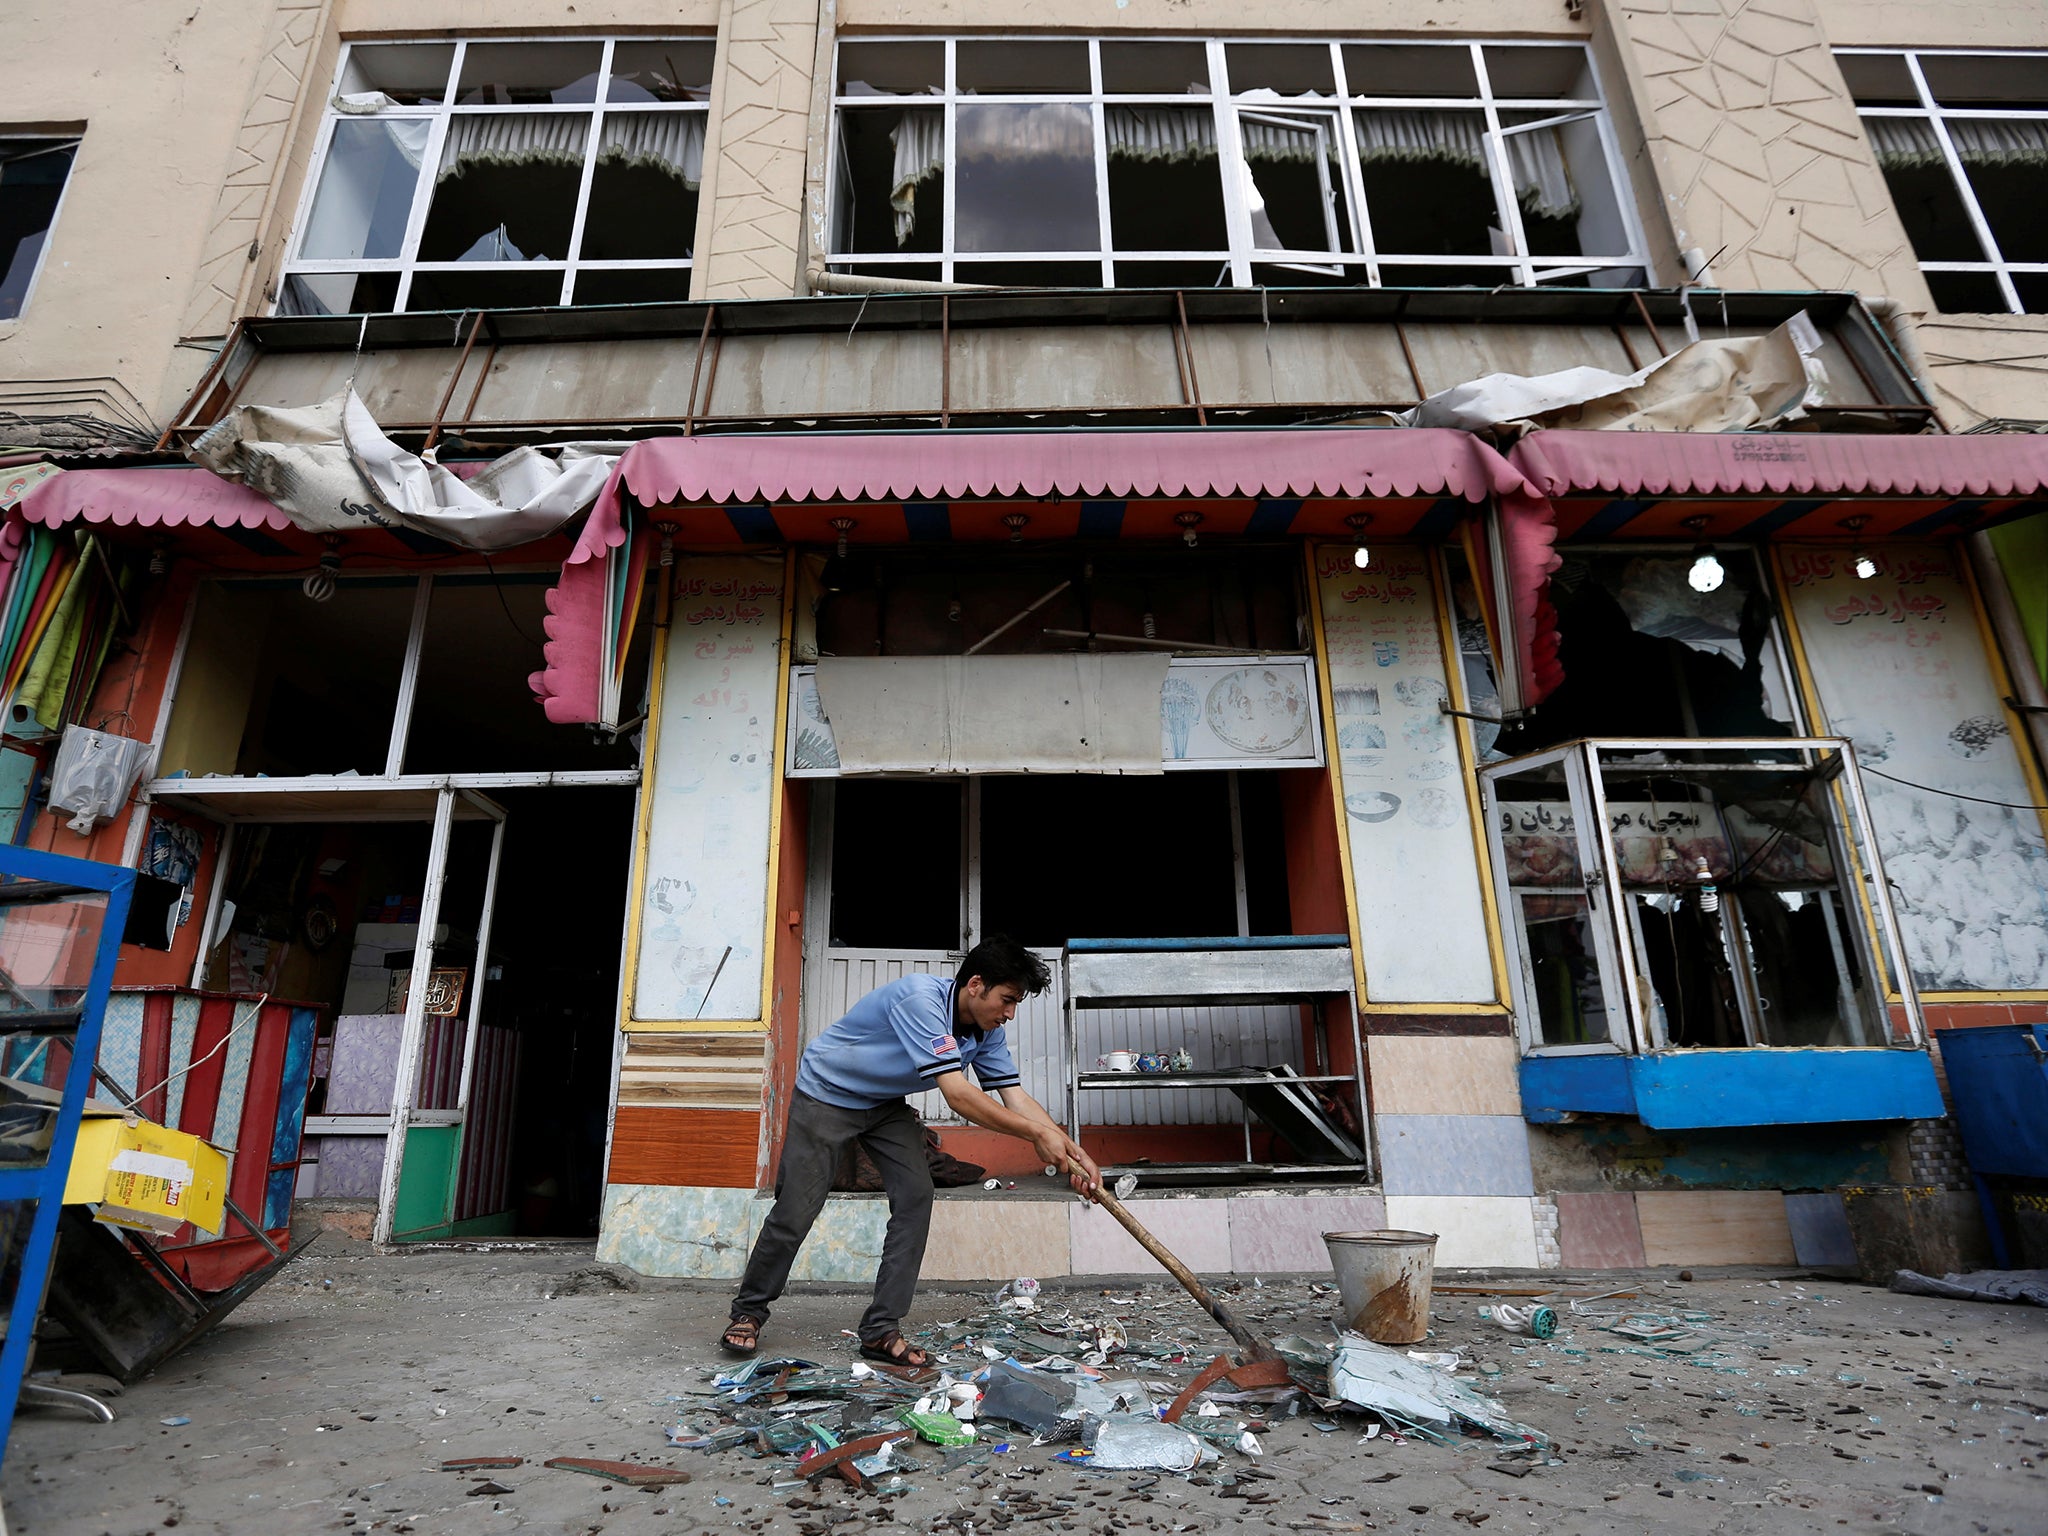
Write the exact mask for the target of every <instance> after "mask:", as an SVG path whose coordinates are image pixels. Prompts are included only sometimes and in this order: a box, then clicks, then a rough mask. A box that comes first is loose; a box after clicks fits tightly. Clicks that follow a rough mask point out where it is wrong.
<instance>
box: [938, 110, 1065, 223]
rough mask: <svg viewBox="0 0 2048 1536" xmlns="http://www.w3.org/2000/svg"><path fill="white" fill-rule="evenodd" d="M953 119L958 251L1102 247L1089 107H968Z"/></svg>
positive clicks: (956, 113)
mask: <svg viewBox="0 0 2048 1536" xmlns="http://www.w3.org/2000/svg"><path fill="white" fill-rule="evenodd" d="M954 120H955V123H956V125H957V131H958V134H959V139H958V142H957V144H956V145H955V147H954V163H955V166H956V168H957V174H958V177H959V189H958V192H957V194H956V195H957V197H958V205H957V208H956V210H955V213H954V244H955V247H956V248H957V249H959V250H962V251H1092V250H1095V249H1097V248H1098V245H1099V242H1100V239H1101V234H1100V226H1099V225H1098V223H1097V219H1096V203H1095V126H1094V123H1093V121H1092V120H1091V118H1090V115H1089V111H1088V109H1087V108H1086V107H1084V106H1081V105H1079V104H1077V103H1073V102H1045V103H1041V104H1033V105H1016V106H980V105H969V104H966V103H962V104H961V105H960V106H959V107H958V108H957V109H956V110H955V115H954Z"/></svg>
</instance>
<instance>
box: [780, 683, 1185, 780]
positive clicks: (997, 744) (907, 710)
mask: <svg viewBox="0 0 2048 1536" xmlns="http://www.w3.org/2000/svg"><path fill="white" fill-rule="evenodd" d="M1167 661H1168V657H1167V656H1166V655H1165V654H1164V653H1160V654H1152V655H1142V656H827V657H825V658H823V659H822V660H820V661H819V663H818V677H817V683H818V702H819V705H820V706H821V707H822V708H823V709H824V712H825V717H826V718H827V719H828V720H830V721H831V722H832V736H833V739H834V741H835V742H837V744H838V748H839V764H840V770H841V772H843V773H849V774H852V773H1159V772H1161V768H1160V745H1159V690H1160V688H1161V686H1162V685H1163V684H1164V683H1165V682H1166V666H1167Z"/></svg>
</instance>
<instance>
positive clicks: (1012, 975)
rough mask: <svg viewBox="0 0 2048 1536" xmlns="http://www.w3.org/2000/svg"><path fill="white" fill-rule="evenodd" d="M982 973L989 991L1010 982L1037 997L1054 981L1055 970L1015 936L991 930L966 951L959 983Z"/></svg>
mask: <svg viewBox="0 0 2048 1536" xmlns="http://www.w3.org/2000/svg"><path fill="white" fill-rule="evenodd" d="M977 976H979V977H980V978H981V981H982V985H983V986H985V987H987V988H988V989H989V990H990V991H994V990H995V989H996V988H997V987H1001V986H1011V987H1015V988H1016V989H1017V990H1018V991H1019V992H1022V993H1023V994H1024V995H1025V996H1026V997H1034V996H1036V995H1037V994H1038V993H1040V992H1043V991H1044V990H1045V989H1046V988H1047V987H1049V986H1051V985H1052V972H1051V971H1049V970H1047V969H1046V965H1045V962H1044V961H1043V960H1041V959H1039V958H1038V956H1036V955H1034V954H1033V953H1031V951H1030V950H1028V949H1026V948H1025V947H1024V946H1023V945H1022V944H1019V943H1018V942H1017V941H1016V940H1015V939H1012V938H1008V937H1006V936H1004V935H1003V934H1000V933H996V934H991V935H989V937H987V938H985V939H983V940H982V941H981V942H980V943H979V944H977V945H975V946H974V948H972V949H970V950H969V951H967V958H966V959H965V960H962V961H961V962H960V984H961V985H962V986H965V985H966V984H967V983H968V982H970V981H972V980H973V979H974V978H975V977H977Z"/></svg>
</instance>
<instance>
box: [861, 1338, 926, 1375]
mask: <svg viewBox="0 0 2048 1536" xmlns="http://www.w3.org/2000/svg"><path fill="white" fill-rule="evenodd" d="M860 1357H861V1359H863V1360H874V1361H877V1362H879V1363H880V1364H882V1365H892V1366H895V1367H896V1368H897V1369H899V1370H907V1371H928V1370H930V1369H931V1368H932V1357H931V1355H930V1354H929V1353H928V1352H927V1351H925V1350H922V1349H920V1348H918V1347H917V1345H915V1344H913V1343H911V1342H910V1340H908V1339H906V1338H904V1337H903V1335H902V1334H901V1333H899V1332H896V1331H895V1330H893V1329H892V1330H891V1331H890V1332H888V1333H885V1334H883V1335H882V1336H881V1337H880V1338H879V1339H862V1340H861V1343H860Z"/></svg>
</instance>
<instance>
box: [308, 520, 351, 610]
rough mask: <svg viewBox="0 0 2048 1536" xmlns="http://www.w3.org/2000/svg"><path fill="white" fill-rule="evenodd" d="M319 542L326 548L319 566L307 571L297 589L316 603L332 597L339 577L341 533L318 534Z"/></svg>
mask: <svg viewBox="0 0 2048 1536" xmlns="http://www.w3.org/2000/svg"><path fill="white" fill-rule="evenodd" d="M320 542H321V543H323V544H325V545H326V546H327V548H326V549H325V550H324V551H322V553H321V555H320V565H319V568H318V569H317V570H314V571H311V572H309V573H308V574H307V576H306V579H305V580H304V581H302V582H300V583H299V590H300V591H301V592H303V593H305V594H306V596H307V597H309V598H311V599H312V600H313V601H314V602H316V603H324V602H328V601H330V600H331V599H332V598H333V596H334V593H335V589H336V587H337V586H338V585H339V581H340V577H341V535H340V534H338V533H323V534H321V535H320Z"/></svg>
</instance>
